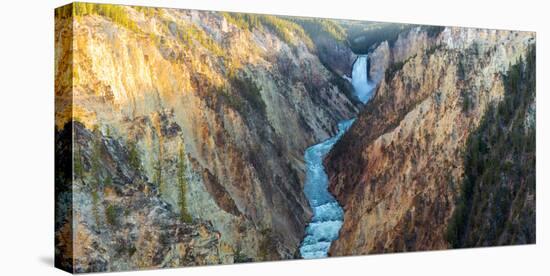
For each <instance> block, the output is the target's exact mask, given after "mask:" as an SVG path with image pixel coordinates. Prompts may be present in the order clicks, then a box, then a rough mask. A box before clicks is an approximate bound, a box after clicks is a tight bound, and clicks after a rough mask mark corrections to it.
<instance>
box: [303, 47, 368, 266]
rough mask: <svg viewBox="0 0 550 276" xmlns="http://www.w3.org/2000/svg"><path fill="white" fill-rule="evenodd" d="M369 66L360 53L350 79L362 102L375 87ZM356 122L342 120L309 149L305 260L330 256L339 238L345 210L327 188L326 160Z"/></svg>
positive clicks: (306, 187) (366, 100) (306, 155)
mask: <svg viewBox="0 0 550 276" xmlns="http://www.w3.org/2000/svg"><path fill="white" fill-rule="evenodd" d="M367 68H368V56H366V55H363V56H359V57H358V58H357V60H356V61H355V63H354V64H353V70H352V78H351V84H352V85H353V88H354V91H355V95H356V96H357V98H359V100H360V101H361V102H363V103H366V102H368V101H369V100H370V98H371V96H372V88H373V85H372V84H370V83H369V81H368V73H367ZM354 121H355V118H353V119H349V120H344V121H341V122H339V123H338V133H336V135H335V136H333V137H331V138H329V139H328V140H326V141H323V142H321V143H319V144H316V145H313V146H311V147H309V148H307V149H306V152H305V155H304V160H305V162H306V183H305V185H304V193H305V195H306V197H307V199H308V201H309V204H310V206H311V208H312V209H313V217H312V219H311V222H310V223H309V225H308V226H307V228H306V236H305V238H304V240H303V241H302V244H301V246H300V254H301V256H302V258H304V259H313V258H324V257H327V256H328V251H329V249H330V245H331V243H332V241H334V240H336V239H337V238H338V232H339V231H340V228H341V227H342V224H343V223H344V211H343V210H342V207H340V205H339V204H338V201H336V199H335V198H334V196H333V195H332V194H331V193H330V192H329V191H328V176H327V174H326V172H325V168H324V166H323V159H324V157H325V155H326V154H327V153H328V152H329V151H330V150H331V149H332V147H333V146H334V144H336V142H337V141H338V139H340V137H342V135H344V133H345V132H346V131H347V130H348V129H349V128H350V127H351V125H352V124H353V122H354Z"/></svg>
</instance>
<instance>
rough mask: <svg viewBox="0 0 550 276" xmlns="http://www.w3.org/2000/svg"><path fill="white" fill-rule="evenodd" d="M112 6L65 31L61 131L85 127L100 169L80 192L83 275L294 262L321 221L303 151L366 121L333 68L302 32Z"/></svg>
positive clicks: (63, 23)
mask: <svg viewBox="0 0 550 276" xmlns="http://www.w3.org/2000/svg"><path fill="white" fill-rule="evenodd" d="M98 7H99V8H98ZM112 7H113V8H112V9H110V10H108V12H106V11H103V10H101V7H100V6H97V5H96V6H94V5H93V4H89V6H86V8H84V9H78V6H77V9H76V16H74V17H72V16H70V17H65V18H58V20H57V21H56V28H57V30H58V32H57V33H58V34H60V35H59V36H58V37H56V49H58V52H57V53H56V74H57V75H56V129H57V131H61V130H62V129H63V128H64V127H65V126H66V125H67V124H71V123H72V121H73V120H74V121H75V122H78V125H79V127H78V130H77V131H76V132H75V139H77V141H78V143H79V147H81V148H82V149H81V150H82V151H83V152H82V157H81V158H82V162H83V163H84V164H86V163H90V162H91V163H92V164H88V165H84V166H83V168H82V171H83V175H84V176H85V177H83V178H82V179H80V180H78V179H77V181H76V185H77V186H76V187H75V188H74V189H75V190H74V191H72V192H73V194H74V200H75V202H74V206H75V208H77V209H75V210H74V211H75V212H74V214H75V216H74V223H75V224H76V225H78V226H79V227H76V228H74V229H73V230H75V233H74V235H75V239H74V243H75V244H74V248H75V250H80V251H75V252H74V255H75V263H74V264H75V269H76V270H78V271H105V270H119V269H132V268H137V267H169V266H181V265H188V264H192V263H193V264H208V263H231V262H234V261H238V260H271V259H287V258H294V257H295V256H296V253H297V248H298V245H299V243H300V241H301V239H302V237H303V235H304V228H305V225H306V223H307V221H308V220H309V218H310V216H311V210H310V208H309V206H308V203H307V201H306V199H305V197H304V195H303V192H302V190H303V187H302V183H303V178H304V164H303V157H302V155H303V152H304V150H305V148H306V147H308V146H309V145H311V144H314V143H315V142H317V141H321V140H323V139H326V138H327V137H329V136H330V135H332V134H334V133H335V131H336V123H337V122H338V121H339V120H341V119H344V118H348V117H351V116H352V115H353V114H354V113H355V112H356V107H355V105H354V103H353V102H352V101H351V100H350V99H349V98H348V97H347V96H346V94H345V93H342V89H343V88H342V87H341V86H339V85H337V84H336V83H335V81H334V80H335V79H334V77H335V74H334V72H332V71H331V70H332V69H331V70H329V69H327V68H326V67H325V66H324V65H323V63H322V62H321V61H320V59H319V57H318V56H317V55H316V53H315V51H313V50H312V49H310V47H308V45H306V44H305V43H304V41H303V39H300V37H299V35H300V32H298V31H297V30H298V29H293V28H288V29H287V30H286V32H285V33H284V34H285V36H284V39H283V38H282V34H281V33H280V31H281V30H280V29H277V30H278V31H279V32H276V31H275V29H273V27H267V26H264V27H261V28H250V29H249V28H243V27H242V26H239V25H238V24H236V23H235V22H234V21H231V20H228V18H227V17H226V16H225V15H224V14H221V13H216V12H200V11H187V10H173V9H155V8H133V7H116V9H115V7H114V6H112ZM113 14H116V15H117V16H111V15H113ZM73 19H74V20H73ZM277 22H278V21H277ZM288 24H290V23H288ZM293 30H294V31H293ZM301 33H303V32H301ZM287 36H288V37H287ZM342 70H343V69H342ZM91 133H93V136H94V137H99V138H97V140H98V141H100V142H101V144H103V147H104V149H103V150H102V153H101V155H100V156H99V158H97V159H98V160H99V162H97V163H96V165H93V163H94V162H93V161H90V159H91V158H92V156H90V154H91V153H90V152H89V151H90V143H92V142H91V141H90V139H92V137H88V136H90V135H91ZM94 139H96V138H94ZM107 143H108V144H107ZM75 158H76V157H75ZM92 159H93V158H92ZM94 166H95V167H94ZM96 167H97V168H96ZM98 170H99V171H101V173H99V174H98V173H97V171H98ZM88 178H89V179H88ZM84 182H86V183H88V182H97V183H98V185H96V186H90V185H87V184H85V183H84ZM106 183H110V185H107V184H106ZM109 186H112V187H111V188H107V187H109ZM93 206H99V207H97V213H98V216H95V215H92V214H93V213H94V212H95V211H93V208H96V207H93ZM108 206H113V207H112V208H111V209H109V210H105V209H104V208H107V207H108ZM112 213H114V214H116V217H117V221H116V225H111V224H110V223H109V222H108V221H109V218H108V217H109V216H110V214H112ZM125 213H127V214H125ZM121 214H125V215H124V216H121ZM178 219H179V220H178ZM67 221H70V220H67ZM63 225H64V224H62V223H60V224H59V227H58V229H62V228H63ZM80 226H81V227H80ZM68 232H69V231H68ZM134 249H135V252H134ZM118 250H120V251H121V252H118ZM117 252H118V253H117ZM103 253H105V254H103ZM111 255H112V256H115V257H113V259H101V258H104V256H111ZM193 260H194V261H193ZM92 263H93V264H92Z"/></svg>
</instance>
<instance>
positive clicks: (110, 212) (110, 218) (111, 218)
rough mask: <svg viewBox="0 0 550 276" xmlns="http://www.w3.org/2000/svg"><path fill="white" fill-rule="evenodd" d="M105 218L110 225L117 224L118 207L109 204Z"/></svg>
mask: <svg viewBox="0 0 550 276" xmlns="http://www.w3.org/2000/svg"><path fill="white" fill-rule="evenodd" d="M105 219H106V221H107V223H108V224H109V225H116V224H117V209H116V207H115V206H114V205H111V204H109V205H108V206H107V207H106V208H105Z"/></svg>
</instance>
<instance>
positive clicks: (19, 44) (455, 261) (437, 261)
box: [0, 0, 550, 276]
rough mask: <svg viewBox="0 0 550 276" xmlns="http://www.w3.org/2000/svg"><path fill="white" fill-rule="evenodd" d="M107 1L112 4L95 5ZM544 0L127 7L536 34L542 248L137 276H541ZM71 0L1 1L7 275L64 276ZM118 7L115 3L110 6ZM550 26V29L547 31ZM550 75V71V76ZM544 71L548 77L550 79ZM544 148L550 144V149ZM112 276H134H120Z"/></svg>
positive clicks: (229, 1) (1, 199)
mask: <svg viewBox="0 0 550 276" xmlns="http://www.w3.org/2000/svg"><path fill="white" fill-rule="evenodd" d="M97 2H105V1H97ZM544 2H545V1H543V0H539V1H528V0H515V1H502V0H501V1H482V0H474V1H471V0H460V1H458V0H455V1H446V2H444V1H443V0H439V1H420V0H377V1H366V0H362V1H351V0H329V1H322V0H317V1H305V0H271V1H262V0H256V1H253V0H249V1H245V0H194V1H193V0H178V1H168V0H165V1H144V0H142V1H128V0H126V1H123V0H118V1H116V3H122V4H141V5H149V6H161V7H179V8H195V9H210V10H226V11H242V12H257V13H273V14H284V15H303V16H318V17H331V18H346V19H362V20H378V21H389V22H406V23H423V24H435V25H458V26H471V27H484V28H499V29H515V30H530V31H536V32H537V68H538V70H537V73H538V74H537V75H538V76H537V82H538V83H537V115H538V116H537V117H538V118H537V149H538V150H537V155H538V161H537V245H531V246H511V247H501V248H496V249H495V248H492V249H473V250H471V249H465V250H451V251H438V252H424V253H401V254H387V255H377V256H366V257H350V258H332V259H325V260H310V261H286V262H272V263H260V264H245V265H225V266H211V267H197V268H183V269H181V268H180V269H166V270H155V271H145V272H134V273H135V274H136V275H182V274H185V275H209V274H211V275H220V274H223V275H233V274H239V275H255V276H257V275H262V276H263V275H279V276H280V275H283V276H286V275H316V276H317V275H333V276H334V275H342V274H345V275H393V274H398V273H399V274H406V275H416V274H422V275H445V276H447V275H468V274H472V275H496V274H501V275H541V274H546V275H549V274H548V273H549V272H550V271H549V270H550V269H549V268H550V265H549V264H548V262H549V261H550V257H549V256H550V250H549V245H548V239H549V233H548V225H549V224H548V213H547V212H548V203H549V202H550V197H549V196H548V188H547V187H546V184H547V182H548V180H549V179H550V168H549V165H548V161H549V160H548V153H549V143H548V131H549V128H550V125H549V119H550V117H549V112H548V110H549V109H550V102H549V100H548V94H547V93H546V90H547V89H546V88H547V83H548V82H545V81H546V79H545V78H543V77H542V76H544V74H545V69H546V70H547V68H548V67H547V66H548V64H549V63H548V56H549V55H550V54H549V53H548V51H549V50H550V49H549V47H548V45H547V44H548V36H549V30H548V27H547V26H548V25H550V14H549V12H550V8H549V7H546V6H545V4H544ZM66 3H67V1H56V0H47V1H45V0H44V1H28V0H27V1H23V0H21V1H17V0H12V1H2V6H1V7H0V13H1V14H0V21H1V24H0V30H1V32H0V69H1V72H0V139H1V140H0V215H1V216H0V275H18V274H24V275H63V274H64V272H61V271H58V270H56V269H54V268H53V220H54V212H53V206H54V203H53V201H54V182H53V180H54V162H53V160H54V159H53V158H54V151H53V149H54V148H53V144H54V139H53V130H54V123H53V118H54V117H53V109H54V91H53V59H54V57H53V54H54V48H53V32H54V28H53V26H54V25H53V24H54V23H53V10H54V8H55V7H57V6H60V5H63V4H66ZM111 3H112V2H111ZM545 24H546V26H545ZM547 72H548V71H547ZM547 72H546V75H548V73H547ZM545 141H546V143H545ZM111 275H128V273H113V274H111Z"/></svg>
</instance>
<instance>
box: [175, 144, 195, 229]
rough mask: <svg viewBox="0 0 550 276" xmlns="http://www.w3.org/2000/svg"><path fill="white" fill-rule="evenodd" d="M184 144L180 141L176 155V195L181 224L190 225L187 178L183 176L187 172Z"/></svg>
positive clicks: (191, 219)
mask: <svg viewBox="0 0 550 276" xmlns="http://www.w3.org/2000/svg"><path fill="white" fill-rule="evenodd" d="M184 145H185V144H184V143H183V141H182V143H181V146H180V149H179V155H178V174H177V177H178V188H179V195H178V205H179V209H180V218H181V220H182V221H183V222H186V223H191V222H192V221H193V218H192V217H191V215H190V214H189V212H188V211H187V199H186V195H187V185H188V183H187V177H186V175H185V172H186V171H187V159H186V156H185V147H184Z"/></svg>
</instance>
